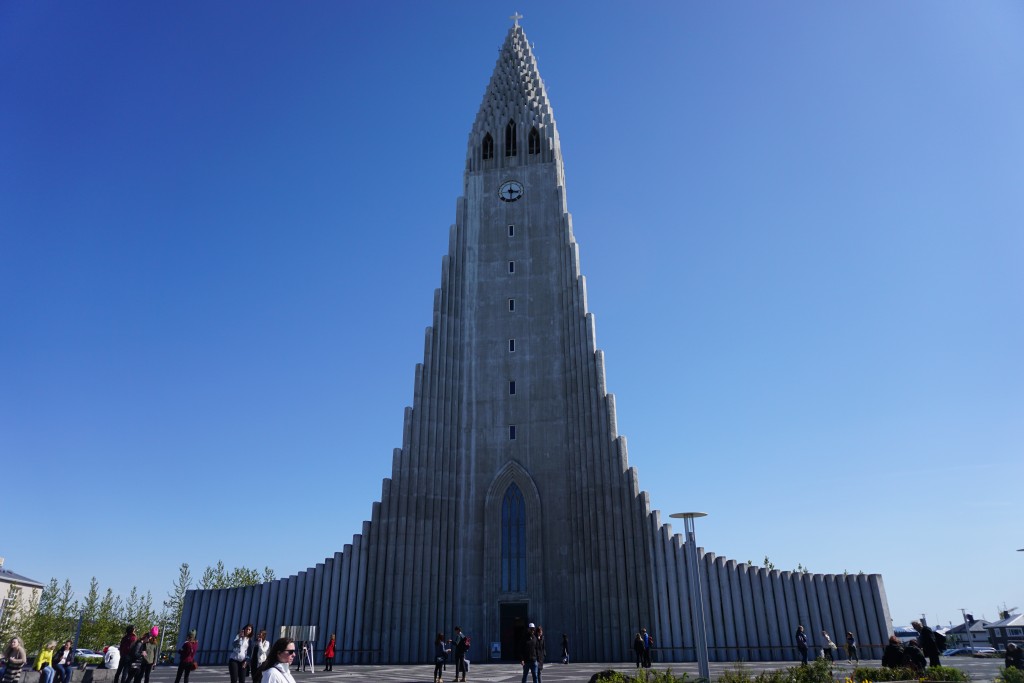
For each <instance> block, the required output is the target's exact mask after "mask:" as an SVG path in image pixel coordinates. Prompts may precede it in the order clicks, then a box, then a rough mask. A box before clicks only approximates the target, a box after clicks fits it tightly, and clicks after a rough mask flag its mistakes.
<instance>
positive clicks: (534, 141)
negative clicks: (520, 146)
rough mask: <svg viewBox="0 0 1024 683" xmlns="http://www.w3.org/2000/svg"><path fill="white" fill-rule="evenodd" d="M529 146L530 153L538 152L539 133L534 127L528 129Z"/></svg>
mask: <svg viewBox="0 0 1024 683" xmlns="http://www.w3.org/2000/svg"><path fill="white" fill-rule="evenodd" d="M529 148H530V154H540V133H538V132H537V128H536V127H533V128H531V129H530V140H529Z"/></svg>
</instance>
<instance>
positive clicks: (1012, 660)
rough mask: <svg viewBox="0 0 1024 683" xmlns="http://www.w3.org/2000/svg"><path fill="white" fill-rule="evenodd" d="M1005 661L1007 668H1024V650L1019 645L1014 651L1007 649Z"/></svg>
mask: <svg viewBox="0 0 1024 683" xmlns="http://www.w3.org/2000/svg"><path fill="white" fill-rule="evenodd" d="M1003 663H1004V665H1005V666H1006V668H1007V669H1009V668H1011V667H1012V668H1015V669H1024V650H1022V649H1021V648H1020V647H1018V648H1017V649H1016V650H1014V651H1013V652H1012V653H1011V652H1010V651H1009V650H1007V651H1006V659H1005V660H1004V661H1003Z"/></svg>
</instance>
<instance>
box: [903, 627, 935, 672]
mask: <svg viewBox="0 0 1024 683" xmlns="http://www.w3.org/2000/svg"><path fill="white" fill-rule="evenodd" d="M910 625H911V626H913V627H914V630H915V631H917V633H918V636H917V644H918V645H920V646H921V651H922V652H924V655H925V657H927V658H928V666H940V664H939V646H938V645H937V644H936V640H935V631H932V630H931V629H930V628H928V627H927V626H924V625H922V624H921V622H920V621H912V622H910Z"/></svg>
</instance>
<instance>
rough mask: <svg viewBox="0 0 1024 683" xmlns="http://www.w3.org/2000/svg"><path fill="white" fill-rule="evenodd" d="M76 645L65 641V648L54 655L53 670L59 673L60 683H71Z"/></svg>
mask: <svg viewBox="0 0 1024 683" xmlns="http://www.w3.org/2000/svg"><path fill="white" fill-rule="evenodd" d="M73 645H74V643H72V642H71V641H70V640H65V641H64V646H63V647H62V648H61V649H59V650H57V651H56V652H55V653H54V654H53V668H54V670H55V671H56V672H57V677H58V678H59V679H60V683H71V672H72V671H73V670H74V665H75V651H74V648H73V647H72V646H73Z"/></svg>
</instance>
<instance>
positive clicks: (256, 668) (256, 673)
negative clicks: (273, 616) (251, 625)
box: [250, 631, 270, 683]
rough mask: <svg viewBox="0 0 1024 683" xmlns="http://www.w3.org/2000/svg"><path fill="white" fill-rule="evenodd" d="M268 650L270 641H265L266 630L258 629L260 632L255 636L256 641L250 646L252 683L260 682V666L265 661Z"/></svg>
mask: <svg viewBox="0 0 1024 683" xmlns="http://www.w3.org/2000/svg"><path fill="white" fill-rule="evenodd" d="M269 650H270V643H269V642H267V632H266V631H260V634H259V635H258V636H256V642H255V643H253V646H252V661H251V662H250V666H251V670H252V683H260V679H261V678H263V671H262V670H261V667H262V666H263V662H265V661H267V652H268V651H269Z"/></svg>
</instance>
